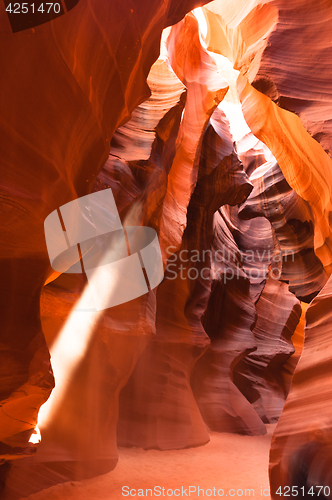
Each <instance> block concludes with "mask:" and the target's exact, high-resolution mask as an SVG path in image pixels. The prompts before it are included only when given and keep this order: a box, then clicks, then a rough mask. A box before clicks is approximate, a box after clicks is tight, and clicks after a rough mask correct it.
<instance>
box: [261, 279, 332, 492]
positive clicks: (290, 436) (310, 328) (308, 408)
mask: <svg viewBox="0 0 332 500" xmlns="http://www.w3.org/2000/svg"><path fill="white" fill-rule="evenodd" d="M331 297H332V280H331V278H330V279H329V280H328V282H327V283H326V285H325V287H324V288H323V289H322V291H321V292H320V293H319V294H318V295H317V297H316V298H315V299H314V300H313V301H312V302H311V304H310V305H309V307H308V309H307V313H306V326H305V342H304V348H303V352H302V355H301V358H300V360H299V362H298V364H297V367H296V369H295V373H294V376H293V379H292V385H291V389H290V393H289V395H288V398H287V401H286V404H285V407H284V410H283V412H282V415H281V417H280V420H279V422H278V425H277V428H276V430H275V432H274V437H273V440H272V445H271V455H270V478H271V495H272V498H278V496H277V495H276V491H277V488H278V487H279V486H281V488H282V489H283V487H284V486H292V485H294V484H295V482H294V481H295V474H296V470H295V469H294V466H293V465H292V464H291V461H293V460H294V457H295V453H296V452H300V453H301V455H302V456H303V457H305V458H303V459H304V460H305V466H306V467H308V469H309V468H310V467H311V466H312V464H311V461H312V457H310V456H309V455H307V456H306V452H305V451H304V449H302V448H303V447H304V446H306V445H308V443H312V442H316V443H317V445H318V447H320V448H322V447H323V448H325V447H326V446H330V445H331V412H330V400H331V391H330V382H329V370H328V369H326V367H327V366H328V365H329V363H330V356H331V353H330V351H331V348H330V347H329V346H330V342H329V336H330V335H329V326H328V325H329V322H330V316H331V312H330V311H331V300H332V299H331ZM301 449H302V452H301ZM322 455H323V453H322V452H320V453H319V455H318V457H317V458H318V459H317V461H316V464H315V465H313V466H312V467H313V468H312V474H313V475H316V476H317V478H318V476H320V479H321V480H322V481H323V482H322V485H323V486H329V485H330V484H331V483H330V479H331V478H330V476H329V474H328V473H327V472H328V471H327V470H325V465H324V459H323V457H322ZM329 463H330V462H329ZM324 471H325V472H324ZM305 479H307V478H305ZM308 484H309V483H308ZM314 484H318V483H314ZM319 484H320V483H319ZM299 486H300V485H299Z"/></svg>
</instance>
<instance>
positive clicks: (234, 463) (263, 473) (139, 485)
mask: <svg viewBox="0 0 332 500" xmlns="http://www.w3.org/2000/svg"><path fill="white" fill-rule="evenodd" d="M274 428H275V425H269V426H267V429H268V432H267V434H266V435H265V436H254V437H251V436H241V435H237V434H227V433H223V434H219V433H216V432H213V433H211V440H210V442H209V443H208V444H206V445H205V446H201V447H198V448H190V449H186V450H172V451H157V450H148V451H145V450H142V449H138V448H131V449H128V448H120V452H119V455H120V456H119V463H118V465H117V467H116V468H115V470H114V471H113V472H111V473H109V474H105V475H103V476H99V477H97V478H94V479H90V480H86V481H82V482H68V483H65V484H60V485H58V486H54V487H52V488H49V489H47V490H44V491H41V492H40V493H37V494H35V495H30V496H29V497H28V498H29V500H120V499H121V500H123V499H125V498H128V499H134V498H165V499H166V498H172V499H173V500H175V499H176V498H204V499H206V498H207V497H210V498H222V496H221V495H222V492H224V495H223V497H226V496H227V497H229V498H253V497H254V498H267V499H269V498H270V495H269V492H268V485H269V480H268V459H269V448H270V442H271V437H272V433H273V430H274ZM190 486H191V490H190V492H189V487H190ZM125 487H126V488H125ZM195 487H196V491H195V490H194V488H195ZM198 487H199V488H200V491H199V492H198ZM162 488H164V490H163V489H162ZM213 488H215V490H213ZM146 489H152V492H150V491H147V492H146ZM139 490H143V491H139ZM171 490H172V491H171ZM203 490H204V491H203ZM222 490H223V491H222ZM203 492H204V497H203ZM218 492H219V495H218ZM151 493H152V496H151ZM167 493H168V494H167ZM189 493H190V496H189ZM142 494H143V495H144V496H143V495H142ZM146 494H147V495H146Z"/></svg>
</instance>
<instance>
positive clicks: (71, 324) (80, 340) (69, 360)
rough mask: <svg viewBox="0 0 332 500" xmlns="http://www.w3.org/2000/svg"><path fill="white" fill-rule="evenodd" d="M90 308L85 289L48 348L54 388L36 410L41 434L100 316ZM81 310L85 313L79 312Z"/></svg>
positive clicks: (87, 291) (59, 402) (86, 289)
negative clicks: (37, 410)
mask: <svg viewBox="0 0 332 500" xmlns="http://www.w3.org/2000/svg"><path fill="white" fill-rule="evenodd" d="M115 285H116V284H115V283H112V284H110V288H111V289H112V290H113V288H114V286H115ZM91 304H93V299H92V296H91V291H90V287H89V286H86V288H85V289H84V291H83V293H82V296H81V297H80V299H79V300H78V302H77V303H76V304H75V306H74V308H73V309H72V311H71V312H70V314H69V317H68V319H67V321H66V323H65V325H64V327H63V328H62V330H61V332H60V333H59V335H58V338H57V339H56V341H55V342H54V344H53V346H52V348H51V363H52V368H53V373H54V378H55V388H54V389H53V391H52V393H51V395H50V397H49V398H48V400H47V401H46V403H44V404H43V405H42V406H41V408H40V410H39V414H38V425H37V428H38V427H39V428H40V429H41V430H42V429H43V428H45V427H47V424H48V422H49V421H50V420H51V418H52V414H53V413H54V412H55V411H56V410H57V408H58V407H59V406H60V405H61V402H62V397H63V395H64V394H65V392H66V388H67V387H68V385H69V383H70V381H71V379H72V376H73V374H74V372H75V369H76V368H77V366H78V364H79V363H80V361H81V360H82V359H83V358H84V356H85V354H86V352H87V349H88V346H89V343H90V340H91V338H92V335H93V333H94V327H95V325H96V323H97V321H98V318H99V316H100V314H101V312H100V311H92V310H91ZM84 308H86V309H87V310H86V311H84V310H82V309H84ZM89 309H90V311H89ZM32 437H34V435H32Z"/></svg>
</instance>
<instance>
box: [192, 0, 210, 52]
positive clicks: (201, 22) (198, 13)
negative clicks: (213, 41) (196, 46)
mask: <svg viewBox="0 0 332 500" xmlns="http://www.w3.org/2000/svg"><path fill="white" fill-rule="evenodd" d="M192 13H193V14H194V16H195V17H196V19H197V22H198V27H199V34H200V40H201V44H202V46H203V47H204V48H205V49H206V43H205V40H206V37H207V34H208V24H207V21H206V18H205V16H204V12H203V10H202V7H197V9H194V10H193V11H192Z"/></svg>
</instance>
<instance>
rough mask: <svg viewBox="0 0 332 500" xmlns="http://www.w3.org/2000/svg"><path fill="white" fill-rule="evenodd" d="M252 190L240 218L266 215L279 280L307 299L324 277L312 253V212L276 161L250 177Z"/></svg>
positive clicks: (323, 281)
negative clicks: (277, 258)
mask: <svg viewBox="0 0 332 500" xmlns="http://www.w3.org/2000/svg"><path fill="white" fill-rule="evenodd" d="M250 179H251V182H252V183H253V185H254V190H253V192H252V193H251V195H250V197H249V199H248V200H246V202H245V203H244V204H243V205H242V207H241V208H240V211H239V215H240V217H241V218H245V219H251V218H254V217H262V216H264V217H266V218H267V219H268V220H269V221H270V223H271V226H272V228H273V230H274V234H275V236H276V239H277V241H278V245H279V249H280V253H281V266H282V269H281V276H280V278H281V279H282V280H285V281H287V283H289V285H290V287H289V289H290V291H291V292H292V293H294V294H295V295H296V296H297V297H298V298H299V299H301V300H303V301H305V302H310V300H312V299H313V297H314V296H315V295H317V293H318V292H319V291H320V290H321V289H322V287H323V286H324V284H325V283H326V280H327V275H326V272H325V271H324V268H323V266H322V264H321V262H320V260H319V259H318V258H317V257H316V255H315V252H314V229H313V223H312V220H313V215H312V212H311V210H310V208H309V206H308V203H306V202H305V201H304V200H303V199H302V198H300V197H299V196H298V195H297V194H296V193H295V192H294V191H293V190H292V189H291V188H290V187H289V185H288V183H287V182H286V180H285V178H284V176H283V173H282V172H281V170H280V168H279V166H278V164H277V163H276V162H273V163H268V162H266V163H264V164H263V165H261V166H260V167H258V168H257V169H256V170H255V171H254V172H253V173H252V175H251V176H250Z"/></svg>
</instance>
